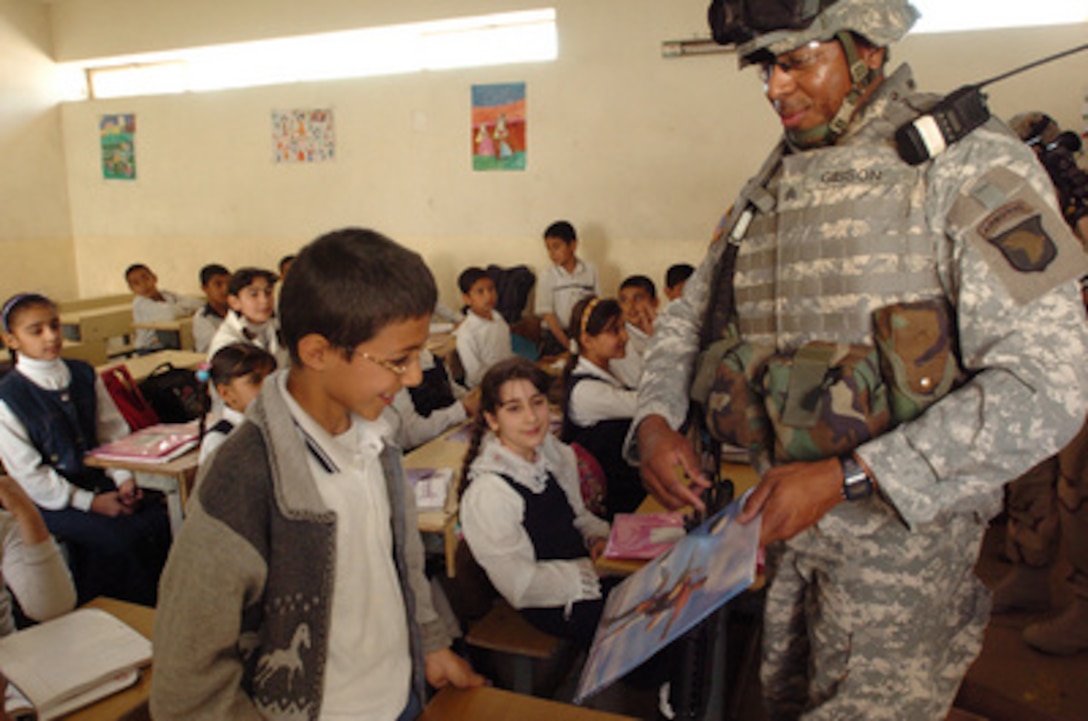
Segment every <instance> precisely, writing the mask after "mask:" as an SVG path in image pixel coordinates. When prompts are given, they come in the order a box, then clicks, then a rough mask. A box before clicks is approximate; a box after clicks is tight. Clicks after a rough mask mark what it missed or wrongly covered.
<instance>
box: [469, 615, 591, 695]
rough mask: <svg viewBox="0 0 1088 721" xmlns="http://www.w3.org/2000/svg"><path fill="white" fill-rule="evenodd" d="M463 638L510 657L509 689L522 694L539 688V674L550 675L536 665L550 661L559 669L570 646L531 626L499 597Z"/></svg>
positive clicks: (541, 666) (540, 680) (540, 675)
mask: <svg viewBox="0 0 1088 721" xmlns="http://www.w3.org/2000/svg"><path fill="white" fill-rule="evenodd" d="M465 641H466V642H468V644H469V645H471V646H475V647H477V648H482V649H487V650H489V651H494V652H496V653H498V654H503V655H504V656H507V657H509V658H510V661H511V667H512V669H513V672H514V678H513V683H512V687H513V688H512V690H513V691H516V692H517V693H524V694H532V693H533V692H534V690H538V689H535V688H534V686H536V685H539V684H540V683H541V682H542V679H541V678H540V677H543V676H545V675H553V674H543V673H541V674H536V673H535V672H536V670H537V667H540V668H541V669H543V667H544V666H546V665H549V664H550V665H552V666H555V667H556V670H558V666H560V665H561V662H562V658H563V657H564V656H565V655H566V651H567V650H568V649H569V648H570V644H569V643H567V642H566V641H564V640H563V639H560V638H557V637H555V636H552V635H550V634H547V633H544V632H543V631H540V630H539V629H537V628H536V627H534V626H533V625H532V624H530V623H529V622H528V621H526V620H525V619H524V618H522V616H521V614H520V613H518V612H517V610H515V609H514V608H513V607H512V606H510V604H509V603H507V602H506V601H504V600H503V599H501V598H500V599H498V600H496V601H495V603H494V605H493V606H492V607H491V610H490V611H488V612H487V614H485V615H484V616H483V618H481V619H480V620H479V621H476V622H475V623H473V624H472V625H471V626H470V627H469V629H468V633H467V634H466V635H465ZM538 692H539V691H538ZM545 693H546V691H545Z"/></svg>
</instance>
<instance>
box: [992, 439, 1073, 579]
mask: <svg viewBox="0 0 1088 721" xmlns="http://www.w3.org/2000/svg"><path fill="white" fill-rule="evenodd" d="M1005 508H1006V511H1007V512H1008V514H1009V522H1008V525H1007V526H1006V536H1005V543H1006V552H1007V553H1008V555H1009V558H1011V559H1012V561H1013V562H1014V563H1022V564H1024V565H1027V566H1035V567H1037V568H1042V567H1047V566H1051V565H1053V563H1054V560H1055V558H1056V557H1057V554H1058V547H1059V545H1061V542H1062V541H1064V545H1065V553H1066V556H1067V557H1068V558H1069V562H1070V564H1071V565H1072V566H1073V572H1072V574H1071V575H1070V576H1069V582H1070V584H1071V585H1072V588H1073V592H1074V593H1076V594H1077V595H1078V596H1080V597H1082V598H1088V423H1086V424H1085V425H1084V427H1083V428H1081V430H1080V433H1078V434H1077V437H1076V438H1074V439H1073V440H1072V441H1071V442H1070V443H1069V445H1067V446H1066V447H1065V448H1063V449H1062V450H1061V452H1060V453H1058V455H1057V456H1053V457H1051V458H1048V459H1046V460H1045V461H1043V462H1042V463H1040V464H1039V465H1037V466H1035V467H1034V468H1032V469H1031V470H1030V471H1028V472H1027V473H1025V474H1024V475H1022V476H1020V477H1019V478H1017V479H1016V480H1015V481H1013V482H1011V483H1010V484H1009V486H1008V496H1007V497H1006V506H1005Z"/></svg>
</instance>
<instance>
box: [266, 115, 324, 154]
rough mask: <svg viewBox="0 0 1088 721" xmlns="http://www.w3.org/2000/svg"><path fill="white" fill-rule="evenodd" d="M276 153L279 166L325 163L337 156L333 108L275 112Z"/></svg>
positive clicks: (274, 139) (273, 140)
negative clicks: (282, 164) (284, 164)
mask: <svg viewBox="0 0 1088 721" xmlns="http://www.w3.org/2000/svg"><path fill="white" fill-rule="evenodd" d="M272 151H273V155H274V158H275V162H277V163H321V162H324V161H326V160H333V159H334V158H335V156H336V133H335V132H334V128H333V122H332V109H331V108H316V109H310V110H306V109H295V110H273V111H272Z"/></svg>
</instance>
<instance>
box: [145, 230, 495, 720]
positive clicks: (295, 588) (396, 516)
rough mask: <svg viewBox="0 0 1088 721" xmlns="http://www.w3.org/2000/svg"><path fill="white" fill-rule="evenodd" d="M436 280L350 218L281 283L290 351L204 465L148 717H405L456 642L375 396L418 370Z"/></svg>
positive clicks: (162, 608)
mask: <svg viewBox="0 0 1088 721" xmlns="http://www.w3.org/2000/svg"><path fill="white" fill-rule="evenodd" d="M435 298H436V290H435V286H434V279H433V278H432V276H431V274H430V271H429V270H428V269H427V267H426V265H424V263H423V260H422V259H421V258H420V257H419V256H418V255H417V254H415V253H413V252H411V251H408V250H406V249H404V248H402V247H400V246H399V245H397V244H396V243H394V242H393V241H391V240H389V239H388V238H385V237H383V236H381V235H379V234H377V233H374V232H373V231H367V230H359V229H346V230H341V231H337V232H333V233H329V234H327V235H325V236H322V237H321V238H318V239H317V240H315V241H314V242H313V243H311V244H310V245H309V246H307V247H305V248H304V249H303V250H302V251H301V252H300V253H299V257H298V259H297V260H296V261H295V264H294V266H293V267H292V269H291V274H290V277H289V280H288V282H287V283H285V284H284V287H283V292H282V296H281V302H282V305H281V311H282V314H283V317H282V325H283V335H284V339H285V342H286V344H287V346H288V348H289V349H290V354H291V366H290V369H289V370H287V371H278V372H277V373H275V374H274V375H272V376H269V378H268V379H267V380H266V382H265V383H264V386H263V387H262V389H261V394H260V396H259V397H258V399H257V400H256V401H254V403H253V404H252V405H251V406H250V408H249V411H248V413H247V416H246V421H245V422H244V423H243V424H242V425H241V426H239V427H238V428H237V429H235V431H234V433H233V434H231V436H230V437H229V438H227V440H226V441H224V443H223V445H222V446H221V447H220V449H219V452H217V453H216V454H215V455H214V456H213V457H212V458H211V460H210V463H209V464H208V465H207V467H204V468H201V471H200V478H199V481H198V483H197V486H196V488H197V492H196V494H195V495H194V497H193V499H192V500H191V502H190V507H189V516H188V518H187V519H186V521H185V524H184V525H183V526H182V530H181V533H180V534H179V535H178V538H177V540H176V541H175V544H174V549H173V551H172V553H171V555H170V559H169V561H168V563H167V568H166V570H165V571H164V574H163V581H162V587H161V595H160V604H159V608H158V611H157V613H156V618H155V632H154V643H155V674H154V677H153V680H152V688H151V711H152V715H153V716H154V717H155V718H156V719H159V720H160V721H169V720H171V719H192V718H198V717H199V718H224V719H226V718H229V719H257V718H270V719H317V718H351V719H360V720H373V721H386V720H391V719H397V720H398V721H402V720H403V721H407V720H408V719H414V718H415V717H416V716H417V715H418V714H419V712H420V708H421V704H422V702H423V701H424V693H425V687H424V681H426V682H428V683H430V684H431V685H432V686H434V687H439V688H440V687H442V686H445V685H448V684H452V685H456V686H475V685H480V684H482V683H483V679H482V678H481V677H480V676H478V675H476V674H475V673H474V672H473V671H472V669H471V668H470V667H469V666H468V664H467V663H465V662H464V661H463V660H462V659H460V658H459V657H458V656H456V655H455V654H454V653H453V652H452V651H450V650H449V648H448V644H449V640H450V639H449V637H448V636H447V634H446V632H445V629H444V626H443V624H442V622H441V620H440V619H439V617H438V615H437V613H436V612H435V610H434V607H433V604H432V601H431V596H430V588H429V586H428V585H427V581H426V578H425V576H424V574H423V549H422V543H421V541H420V537H419V532H418V530H417V527H416V523H417V521H416V515H415V506H414V500H413V497H412V494H411V493H410V492H407V483H406V481H405V479H404V476H403V469H402V467H401V454H400V449H399V448H396V447H395V446H388V445H386V444H385V443H384V441H383V440H382V438H383V433H384V432H385V428H384V424H382V423H380V422H379V419H380V416H381V413H382V410H383V409H384V408H385V407H386V406H387V405H388V404H389V403H390V402H392V399H393V397H394V396H395V395H396V394H397V392H398V391H399V390H400V389H401V388H402V387H404V386H405V385H408V386H411V385H414V384H416V383H419V381H420V378H421V371H420V367H419V353H420V351H421V350H422V348H423V344H424V342H425V341H426V339H427V333H428V327H429V323H430V315H431V310H432V309H433V308H434V302H435Z"/></svg>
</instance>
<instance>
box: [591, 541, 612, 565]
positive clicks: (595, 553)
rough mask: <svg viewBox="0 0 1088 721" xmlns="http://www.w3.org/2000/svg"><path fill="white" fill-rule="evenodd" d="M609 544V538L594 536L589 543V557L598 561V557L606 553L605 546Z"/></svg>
mask: <svg viewBox="0 0 1088 721" xmlns="http://www.w3.org/2000/svg"><path fill="white" fill-rule="evenodd" d="M607 545H608V539H605V538H594V539H592V542H591V543H590V544H589V557H590V558H592V559H593V560H594V561H596V560H597V559H598V558H600V557H601V556H603V555H604V549H605V546H607Z"/></svg>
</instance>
